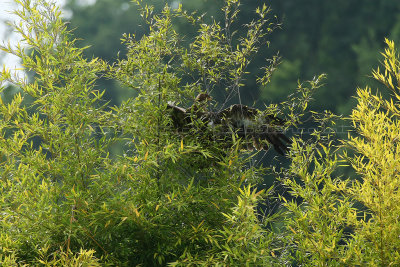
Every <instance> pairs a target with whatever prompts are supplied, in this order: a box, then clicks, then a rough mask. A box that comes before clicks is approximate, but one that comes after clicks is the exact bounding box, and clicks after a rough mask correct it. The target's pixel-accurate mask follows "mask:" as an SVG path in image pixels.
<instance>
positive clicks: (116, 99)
mask: <svg viewBox="0 0 400 267" xmlns="http://www.w3.org/2000/svg"><path fill="white" fill-rule="evenodd" d="M0 2H1V4H0V19H1V25H0V36H1V38H2V40H8V39H10V40H11V41H12V42H15V41H16V40H17V38H16V36H15V35H13V34H11V35H10V34H7V31H6V28H5V26H4V22H5V21H7V20H13V19H14V18H13V17H12V16H11V15H10V14H8V13H6V12H5V10H11V9H13V6H12V5H11V1H5V0H0ZM56 2H57V3H58V4H62V5H63V6H64V14H65V15H64V17H65V18H66V20H69V21H70V22H71V23H70V27H71V28H75V35H76V37H78V38H82V40H81V41H80V42H79V45H82V46H86V45H91V48H90V49H88V50H87V52H86V55H87V57H93V56H96V57H101V58H103V59H105V60H107V61H110V62H112V61H114V60H115V59H116V58H117V54H118V52H120V56H123V55H124V52H125V50H124V47H123V46H122V45H121V44H120V37H121V35H122V34H123V33H125V32H129V33H135V34H136V36H137V38H140V36H141V35H142V34H144V33H145V30H144V28H143V27H142V26H141V25H142V21H141V18H140V16H139V13H138V11H137V9H136V7H135V5H134V4H132V3H130V1H129V0H97V1H95V0H92V1H77V0H62V1H61V0H59V1H56ZM147 2H149V3H150V4H155V6H156V10H160V9H161V8H162V7H163V6H164V4H166V3H167V4H169V5H171V6H176V5H177V4H178V3H179V2H181V3H182V4H183V6H184V7H185V8H187V9H189V10H191V11H194V10H197V11H198V12H199V13H207V14H209V15H210V16H213V17H214V18H215V19H216V20H222V18H223V14H222V12H220V10H219V7H221V6H222V3H223V1H222V0H196V1H193V0H190V1H189V0H187V1H185V0H182V1H177V0H174V1H172V0H171V1H160V0H158V1H150V0H148V1H147ZM263 2H265V3H266V4H267V5H270V6H271V8H272V10H273V11H272V13H271V19H272V20H276V21H278V22H280V23H282V27H281V29H279V30H276V31H275V32H274V33H273V34H272V35H271V36H270V41H271V46H270V47H269V48H268V49H267V48H265V49H262V50H261V51H260V54H259V55H258V56H257V57H256V58H255V59H254V60H253V64H252V65H251V66H250V69H249V71H250V75H249V76H248V77H247V81H246V85H245V86H244V87H243V89H242V95H241V98H242V100H243V101H244V103H246V104H249V105H255V106H258V107H262V106H263V105H264V104H266V103H267V104H268V103H275V102H279V101H282V100H284V99H285V98H286V96H287V95H288V94H290V93H291V92H293V90H294V88H295V87H296V86H297V82H298V80H310V79H312V78H313V77H314V76H315V75H318V74H320V73H326V74H327V75H328V79H327V80H326V84H325V86H324V87H323V88H322V89H321V90H319V91H318V93H317V94H316V95H315V98H316V101H314V103H313V106H312V108H313V109H316V110H325V109H329V110H332V111H333V112H335V113H337V114H348V113H349V112H350V110H351V108H352V107H353V106H354V99H353V98H352V96H354V94H355V90H356V88H357V86H361V87H364V86H365V85H366V84H367V83H368V84H372V85H373V86H375V84H374V83H373V82H372V81H371V79H370V78H369V77H368V76H369V75H370V73H371V68H373V67H376V66H378V63H379V59H380V58H379V52H380V51H382V49H383V47H384V43H383V42H384V38H385V37H388V38H390V39H394V40H395V41H396V42H397V41H399V40H400V12H399V11H400V1H398V0H380V1H375V0H363V1H359V0H335V1H321V0H301V1H299V0H284V1H282V0H270V1H254V0H243V1H242V13H241V15H240V16H239V17H238V21H237V24H236V25H235V26H236V29H237V30H239V32H240V30H241V29H243V27H242V25H243V24H244V23H248V22H249V21H250V20H251V19H252V17H254V15H255V13H254V10H255V8H256V7H257V6H258V5H261V4H262V3H263ZM274 16H276V18H274ZM176 29H177V30H178V31H180V32H181V33H182V34H184V36H185V39H186V40H190V39H191V38H193V36H194V34H195V29H191V28H190V27H188V26H187V25H185V24H183V23H182V22H180V23H177V24H176ZM278 52H279V54H280V56H281V57H282V64H281V65H280V67H279V69H278V70H277V71H276V72H275V74H274V76H273V79H272V81H271V83H270V84H269V85H267V86H266V87H261V86H259V85H258V84H256V82H255V79H256V77H257V76H258V75H261V73H262V71H261V70H260V67H262V66H263V65H264V64H265V62H266V59H267V58H269V57H271V56H273V55H275V54H276V53H278ZM0 60H1V61H2V63H5V64H6V65H7V66H11V67H12V66H14V65H15V63H16V61H15V59H13V58H10V57H4V55H2V57H1V58H0ZM99 86H100V87H102V88H104V89H106V90H107V94H106V97H107V98H108V99H109V100H110V101H111V104H118V103H120V101H121V100H123V99H125V98H126V97H127V96H129V95H130V94H129V93H128V92H126V91H125V90H124V89H123V88H121V87H120V85H119V84H118V83H116V82H113V81H109V80H108V81H106V80H105V81H101V83H100V84H99ZM218 98H220V101H223V99H222V98H223V95H218V96H217V99H218Z"/></svg>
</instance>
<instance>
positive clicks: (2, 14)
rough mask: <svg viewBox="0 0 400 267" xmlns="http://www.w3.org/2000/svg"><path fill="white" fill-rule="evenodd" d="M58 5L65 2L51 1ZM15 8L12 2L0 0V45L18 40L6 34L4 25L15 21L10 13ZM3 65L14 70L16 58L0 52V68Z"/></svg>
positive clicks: (16, 37)
mask: <svg viewBox="0 0 400 267" xmlns="http://www.w3.org/2000/svg"><path fill="white" fill-rule="evenodd" d="M53 1H54V2H55V3H57V4H58V5H62V4H63V3H64V2H65V0H53ZM15 7H16V5H15V3H14V1H13V0H0V43H1V44H3V43H4V42H5V43H7V42H8V41H10V43H11V44H15V43H16V41H17V40H18V36H17V35H16V34H15V33H11V34H7V27H6V23H7V22H10V21H15V20H16V19H17V17H16V16H15V15H13V14H11V13H10V11H12V10H14V9H15ZM2 65H5V66H6V67H7V68H10V69H14V68H16V67H18V58H16V57H14V56H10V55H7V56H5V57H4V53H3V52H1V51H0V66H2Z"/></svg>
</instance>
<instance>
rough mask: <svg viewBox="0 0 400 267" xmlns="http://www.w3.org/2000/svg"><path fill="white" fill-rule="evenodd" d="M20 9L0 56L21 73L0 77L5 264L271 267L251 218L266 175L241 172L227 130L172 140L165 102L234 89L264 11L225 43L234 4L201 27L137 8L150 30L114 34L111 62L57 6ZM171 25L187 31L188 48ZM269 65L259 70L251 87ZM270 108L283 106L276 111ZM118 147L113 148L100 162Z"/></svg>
mask: <svg viewBox="0 0 400 267" xmlns="http://www.w3.org/2000/svg"><path fill="white" fill-rule="evenodd" d="M17 3H18V4H19V6H20V9H18V10H17V11H15V13H16V14H17V15H18V16H19V17H20V18H21V20H22V22H21V23H20V24H18V25H14V28H15V29H16V30H17V31H18V32H19V34H20V35H21V36H22V38H23V40H22V43H23V44H24V45H22V44H19V45H18V46H17V47H15V48H13V47H11V46H10V45H6V46H2V47H1V49H2V50H3V51H5V52H7V53H12V54H14V55H16V56H18V57H19V58H21V59H22V64H23V67H24V70H26V71H29V72H30V74H31V75H32V78H31V79H28V78H23V77H20V76H16V75H14V74H13V73H12V72H11V71H10V70H7V69H3V70H2V72H1V78H0V81H1V82H2V83H4V82H9V83H12V84H14V85H15V86H17V87H18V93H15V94H14V95H13V96H12V100H11V101H10V102H9V103H6V101H4V102H3V101H1V102H0V117H1V123H0V133H1V135H0V136H1V137H0V155H1V162H0V171H1V180H0V183H1V214H2V220H1V222H0V254H1V255H2V256H1V261H2V263H3V265H4V264H8V265H13V264H14V265H15V264H20V265H22V264H28V265H38V264H42V265H49V266H53V265H60V266H63V265H70V266H96V265H99V264H102V265H119V266H120V265H128V266H132V265H140V264H142V265H143V266H155V265H160V266H164V265H167V264H168V263H171V264H172V263H173V262H174V263H173V264H175V265H186V264H192V265H195V264H199V263H204V264H220V265H228V264H229V265H231V264H235V263H236V262H238V263H241V264H244V265H253V264H264V263H266V262H268V261H269V259H270V258H271V255H273V254H271V248H270V247H269V244H271V242H272V241H273V240H274V238H275V237H274V235H273V233H272V232H271V231H270V230H266V229H265V228H264V227H263V226H264V225H263V223H262V222H260V221H259V220H258V213H257V210H256V205H257V203H258V201H260V200H261V199H262V198H263V197H265V196H266V194H263V191H259V190H257V189H256V186H255V185H256V184H257V183H259V181H260V179H261V177H262V175H263V173H264V172H265V170H266V169H265V168H263V167H258V168H257V167H249V164H248V162H249V161H250V160H251V157H252V156H253V154H251V153H248V152H244V151H241V150H240V149H239V147H240V142H241V140H240V139H239V138H237V137H235V136H234V137H233V139H234V140H236V141H234V142H233V143H232V144H229V145H226V144H222V145H221V144H220V143H218V142H215V141H213V140H208V139H207V138H206V137H207V133H202V132H201V131H199V129H200V128H199V129H197V130H196V128H195V127H194V128H195V130H194V131H193V132H192V133H190V135H189V136H187V137H184V136H181V135H179V134H178V133H176V132H175V131H174V130H173V129H171V126H170V125H171V119H170V118H169V116H168V110H167V103H168V101H177V102H178V103H180V104H183V105H186V104H188V99H192V98H193V96H194V95H195V94H196V93H198V92H201V91H207V92H209V93H211V92H216V93H218V91H221V90H225V91H223V93H227V94H231V95H232V94H235V93H237V92H238V91H239V89H240V88H241V87H242V83H244V82H245V79H244V77H245V75H246V72H247V67H248V66H249V63H250V61H251V59H252V58H254V55H255V54H256V52H257V51H258V49H259V47H260V45H262V44H265V42H266V40H265V38H266V36H267V35H268V34H269V33H270V32H271V31H272V29H273V28H274V24H273V23H271V22H270V20H269V18H268V14H269V12H270V10H269V9H268V8H267V7H266V6H263V7H260V8H259V9H257V10H256V13H257V16H258V19H257V20H254V21H253V22H251V23H250V24H248V25H247V31H246V32H244V33H243V34H242V35H241V36H235V35H234V34H233V33H232V32H230V30H229V26H230V25H231V24H232V23H233V22H234V21H235V18H236V16H237V14H238V12H239V6H240V3H239V2H238V1H233V0H232V1H226V3H225V6H224V8H223V12H224V14H225V17H226V24H224V25H225V26H221V24H220V23H218V22H217V21H212V23H210V24H205V23H203V21H202V16H197V15H195V14H189V13H187V12H185V11H183V10H182V8H177V9H174V10H172V9H171V8H169V7H168V6H166V7H165V8H164V9H163V10H162V11H161V13H159V14H155V13H153V12H154V9H153V7H151V6H147V5H141V4H140V3H139V8H140V10H141V14H142V17H143V19H144V22H145V23H146V25H147V26H146V27H148V28H149V33H148V34H147V35H144V36H142V37H141V38H140V39H136V38H135V36H134V35H129V34H126V35H124V36H123V38H122V41H123V44H124V45H125V46H126V47H127V56H126V58H121V59H119V60H118V61H117V62H116V63H115V64H112V65H109V64H108V63H106V62H104V61H102V60H100V59H98V58H93V59H92V60H87V59H85V58H84V56H83V53H84V51H85V48H78V47H77V46H76V44H75V43H76V40H75V39H73V36H72V33H71V32H70V31H69V30H68V28H67V27H66V24H65V23H64V22H63V21H62V20H61V19H60V11H59V9H58V8H57V7H55V6H53V5H52V4H49V3H47V2H46V1H44V0H38V1H34V2H31V1H29V0H19V1H17ZM175 19H184V20H188V21H189V22H191V23H193V27H194V28H195V29H196V31H198V34H197V37H196V38H195V39H194V41H193V42H192V43H190V44H189V45H187V44H185V43H184V42H182V37H181V36H180V35H179V34H178V33H177V32H176V31H175V29H174V27H173V24H172V21H173V20H175ZM273 69H274V66H273V65H271V66H267V67H266V68H265V75H264V77H260V82H262V83H266V82H267V81H268V80H269V77H270V75H271V72H272V71H273ZM101 77H107V78H108V79H113V80H116V81H118V82H119V83H121V84H123V85H124V86H126V87H127V88H128V89H130V90H134V91H135V92H136V94H137V95H138V96H137V97H136V98H134V99H133V98H130V99H128V100H126V101H124V102H123V103H122V104H121V105H120V106H115V107H112V108H108V106H107V105H106V104H107V103H106V102H104V100H103V94H104V91H102V90H99V89H98V86H97V83H98V81H99V79H100V78H101ZM318 83H319V80H318V79H317V80H316V81H314V82H311V83H310V88H307V87H302V86H299V91H298V94H297V95H294V96H293V97H292V98H291V99H290V100H289V102H288V103H286V104H285V105H284V107H286V109H287V110H288V111H289V112H288V113H289V114H290V120H289V121H288V123H287V126H289V125H290V124H292V125H296V124H298V123H299V118H300V116H299V114H298V113H299V112H298V111H300V112H302V111H304V109H305V108H306V107H307V103H308V102H309V100H310V92H311V91H313V90H314V89H315V88H317V87H318ZM5 88H6V87H5V86H3V87H2V89H4V90H5ZM267 109H268V110H271V112H272V111H274V112H277V113H278V112H280V111H279V110H280V108H279V107H278V106H277V105H271V106H270V107H267ZM194 123H197V122H194ZM201 126H202V125H199V127H201ZM115 144H122V146H123V148H122V152H121V153H120V154H117V155H113V156H110V152H111V151H113V146H114V145H115ZM267 221H268V220H267ZM209 255H213V256H212V257H209Z"/></svg>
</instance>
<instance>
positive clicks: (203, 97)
mask: <svg viewBox="0 0 400 267" xmlns="http://www.w3.org/2000/svg"><path fill="white" fill-rule="evenodd" d="M211 100H212V97H211V96H210V95H209V94H207V93H200V94H198V95H197V96H196V98H195V99H194V101H195V102H207V101H211Z"/></svg>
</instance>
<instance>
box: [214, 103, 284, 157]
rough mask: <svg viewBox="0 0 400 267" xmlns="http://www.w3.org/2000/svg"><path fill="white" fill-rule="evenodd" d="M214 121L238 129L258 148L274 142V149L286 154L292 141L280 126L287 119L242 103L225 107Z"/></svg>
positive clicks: (238, 133)
mask: <svg viewBox="0 0 400 267" xmlns="http://www.w3.org/2000/svg"><path fill="white" fill-rule="evenodd" d="M216 117H217V118H218V119H215V121H214V123H220V124H222V125H225V126H227V127H225V128H232V129H233V130H235V131H236V133H237V135H238V136H239V137H242V138H243V139H244V140H248V139H249V138H251V139H252V140H253V146H254V147H256V148H257V149H265V150H267V149H268V144H265V141H267V142H268V143H270V144H272V146H273V147H274V149H275V150H276V151H277V152H278V153H280V154H284V152H285V151H287V150H288V148H287V145H286V143H291V141H290V139H289V138H287V137H286V136H285V135H284V134H283V133H282V131H280V130H279V126H282V125H283V124H284V123H285V121H284V120H283V119H280V118H278V117H277V116H274V115H272V114H263V112H261V111H259V110H257V109H255V108H251V107H248V106H245V105H241V104H235V105H232V106H230V107H229V108H226V109H223V110H222V111H220V112H219V113H218V116H216Z"/></svg>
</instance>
